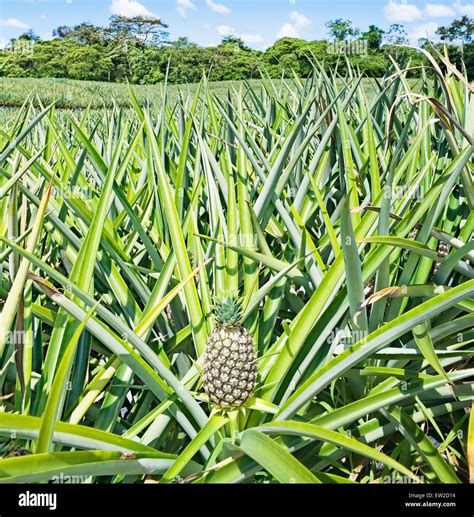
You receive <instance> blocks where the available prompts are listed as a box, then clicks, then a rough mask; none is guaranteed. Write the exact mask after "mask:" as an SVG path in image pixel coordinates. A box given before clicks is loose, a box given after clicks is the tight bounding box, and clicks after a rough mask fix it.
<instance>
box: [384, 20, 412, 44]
mask: <svg viewBox="0 0 474 517" xmlns="http://www.w3.org/2000/svg"><path fill="white" fill-rule="evenodd" d="M385 41H386V42H387V43H388V44H390V45H406V44H407V43H408V34H407V31H406V30H405V27H404V26H403V25H401V24H400V23H394V24H392V25H390V27H389V28H388V31H387V32H386V33H385Z"/></svg>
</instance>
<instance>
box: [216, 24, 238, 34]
mask: <svg viewBox="0 0 474 517" xmlns="http://www.w3.org/2000/svg"><path fill="white" fill-rule="evenodd" d="M216 28H217V32H218V33H219V34H220V35H221V36H235V35H236V34H237V31H236V30H235V29H234V27H229V26H228V25H219V26H218V27H216Z"/></svg>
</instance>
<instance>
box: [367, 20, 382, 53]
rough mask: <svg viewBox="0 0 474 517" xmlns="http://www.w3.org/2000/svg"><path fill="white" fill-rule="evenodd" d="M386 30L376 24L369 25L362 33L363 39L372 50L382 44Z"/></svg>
mask: <svg viewBox="0 0 474 517" xmlns="http://www.w3.org/2000/svg"><path fill="white" fill-rule="evenodd" d="M384 34H385V31H384V30H383V29H381V28H380V27H377V26H376V25H369V29H368V30H367V32H364V33H363V34H362V39H364V40H365V41H367V45H368V47H369V49H370V50H377V49H378V48H379V47H380V45H381V44H382V38H383V35H384Z"/></svg>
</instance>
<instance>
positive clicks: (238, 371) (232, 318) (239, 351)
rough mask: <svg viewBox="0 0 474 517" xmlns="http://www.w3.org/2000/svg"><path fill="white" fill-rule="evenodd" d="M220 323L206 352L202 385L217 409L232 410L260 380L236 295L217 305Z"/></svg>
mask: <svg viewBox="0 0 474 517" xmlns="http://www.w3.org/2000/svg"><path fill="white" fill-rule="evenodd" d="M214 314H215V317H216V320H217V326H216V328H215V329H214V330H213V332H212V333H211V335H210V336H209V340H208V342H207V346H206V351H205V353H204V362H203V366H204V374H203V387H204V390H205V392H206V393H207V395H208V397H209V400H210V402H211V403H212V404H213V406H215V407H216V408H219V409H222V410H225V411H231V410H234V409H237V408H239V407H240V406H242V405H243V404H245V402H246V401H247V400H248V399H249V398H250V396H251V395H252V393H253V391H254V390H255V386H256V382H257V364H256V361H257V354H256V352H255V348H254V344H253V341H252V337H251V336H250V334H249V333H248V331H247V330H246V329H245V328H244V327H243V326H242V324H241V316H242V306H241V302H240V301H239V299H238V298H236V297H235V296H231V297H227V298H222V299H220V300H218V301H217V302H216V304H215V306H214Z"/></svg>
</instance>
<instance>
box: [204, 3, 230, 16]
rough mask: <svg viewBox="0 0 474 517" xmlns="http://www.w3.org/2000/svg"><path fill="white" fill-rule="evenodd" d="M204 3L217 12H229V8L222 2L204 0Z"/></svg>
mask: <svg viewBox="0 0 474 517" xmlns="http://www.w3.org/2000/svg"><path fill="white" fill-rule="evenodd" d="M206 4H207V5H208V6H209V7H210V8H211V10H212V11H214V12H215V13H218V14H229V13H230V9H229V8H228V7H227V6H226V5H224V4H218V3H216V2H214V1H213V0H206Z"/></svg>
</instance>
